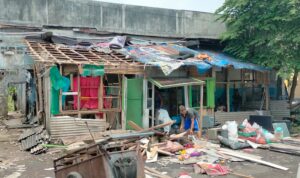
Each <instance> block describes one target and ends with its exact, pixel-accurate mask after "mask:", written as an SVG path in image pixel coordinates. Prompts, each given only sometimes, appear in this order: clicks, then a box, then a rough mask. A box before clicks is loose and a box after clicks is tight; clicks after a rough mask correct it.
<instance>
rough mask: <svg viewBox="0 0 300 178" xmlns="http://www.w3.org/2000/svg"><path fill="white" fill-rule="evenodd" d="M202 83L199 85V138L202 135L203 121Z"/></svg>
mask: <svg viewBox="0 0 300 178" xmlns="http://www.w3.org/2000/svg"><path fill="white" fill-rule="evenodd" d="M203 90H204V87H203V84H202V85H201V86H200V116H199V117H200V118H199V119H200V121H198V128H199V132H198V137H199V138H201V137H202V123H203V93H204V92H203Z"/></svg>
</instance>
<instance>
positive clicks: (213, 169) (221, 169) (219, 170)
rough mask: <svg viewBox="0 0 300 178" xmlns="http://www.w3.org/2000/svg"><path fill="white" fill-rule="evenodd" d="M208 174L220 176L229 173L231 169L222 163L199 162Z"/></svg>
mask: <svg viewBox="0 0 300 178" xmlns="http://www.w3.org/2000/svg"><path fill="white" fill-rule="evenodd" d="M197 164H198V165H199V166H200V167H201V168H202V169H203V170H204V172H205V173H206V174H207V175H210V176H220V175H226V174H229V172H230V169H229V168H228V167H226V166H221V165H220V164H210V163H197Z"/></svg>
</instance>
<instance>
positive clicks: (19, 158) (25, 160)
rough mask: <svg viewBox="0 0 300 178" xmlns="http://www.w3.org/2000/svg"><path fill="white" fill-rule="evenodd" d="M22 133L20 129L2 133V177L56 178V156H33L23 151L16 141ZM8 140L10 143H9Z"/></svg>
mask: <svg viewBox="0 0 300 178" xmlns="http://www.w3.org/2000/svg"><path fill="white" fill-rule="evenodd" d="M20 133H21V131H20V130H18V129H11V130H9V131H7V130H6V129H3V128H2V129H1V131H0V138H1V140H0V177H1V178H54V177H55V176H54V170H53V161H52V160H53V159H55V158H56V155H53V154H49V153H46V154H41V155H31V154H30V153H29V152H25V151H21V150H20V148H19V144H18V142H16V141H14V140H16V138H18V137H17V136H18V135H19V134H20ZM7 140H8V141H7Z"/></svg>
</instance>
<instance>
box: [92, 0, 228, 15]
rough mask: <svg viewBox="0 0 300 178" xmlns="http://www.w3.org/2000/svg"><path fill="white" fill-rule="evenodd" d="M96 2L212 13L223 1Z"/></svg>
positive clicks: (155, 0)
mask: <svg viewBox="0 0 300 178" xmlns="http://www.w3.org/2000/svg"><path fill="white" fill-rule="evenodd" d="M97 1H105V2H112V3H120V4H131V5H139V6H149V7H161V8H167V9H180V10H192V11H202V12H211V13H213V12H215V10H216V9H218V8H219V7H220V6H221V5H222V4H223V3H224V1H225V0H97Z"/></svg>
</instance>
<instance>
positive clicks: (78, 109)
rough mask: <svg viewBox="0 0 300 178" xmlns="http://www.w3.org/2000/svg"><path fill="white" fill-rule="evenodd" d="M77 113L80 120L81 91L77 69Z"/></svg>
mask: <svg viewBox="0 0 300 178" xmlns="http://www.w3.org/2000/svg"><path fill="white" fill-rule="evenodd" d="M77 92H78V95H77V112H78V114H77V115H78V118H81V113H80V106H81V104H80V98H81V89H80V73H79V68H78V73H77Z"/></svg>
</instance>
